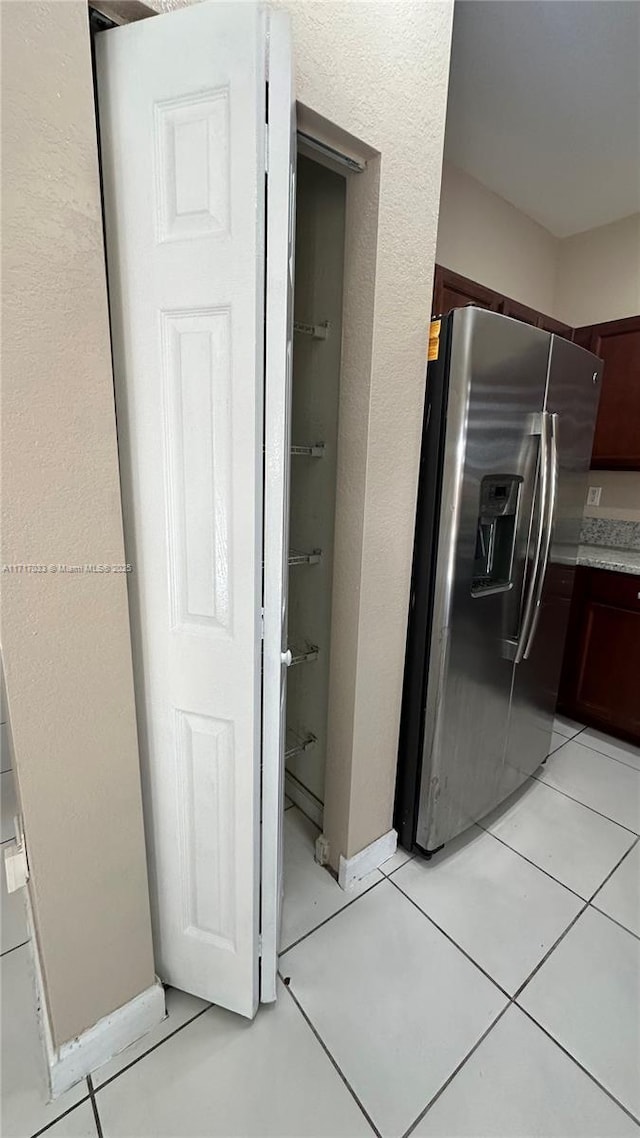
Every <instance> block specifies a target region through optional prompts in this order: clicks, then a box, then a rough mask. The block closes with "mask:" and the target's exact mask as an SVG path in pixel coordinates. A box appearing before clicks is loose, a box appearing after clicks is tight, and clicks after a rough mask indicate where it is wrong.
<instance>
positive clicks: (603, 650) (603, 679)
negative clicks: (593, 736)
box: [558, 567, 640, 743]
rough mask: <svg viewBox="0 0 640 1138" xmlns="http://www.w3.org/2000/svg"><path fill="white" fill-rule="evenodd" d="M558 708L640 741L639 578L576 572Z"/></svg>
mask: <svg viewBox="0 0 640 1138" xmlns="http://www.w3.org/2000/svg"><path fill="white" fill-rule="evenodd" d="M558 706H559V709H560V710H561V711H562V712H564V713H565V714H566V715H569V716H571V717H572V718H573V719H577V720H579V722H581V723H586V724H587V725H588V726H592V727H598V728H599V729H600V730H601V731H607V732H609V733H610V734H612V735H619V736H620V737H621V738H623V739H630V740H631V741H632V742H634V743H640V577H635V576H632V575H631V574H628V573H611V572H609V571H608V570H604V569H587V568H584V567H579V568H578V570H577V572H576V580H575V586H574V593H573V601H572V604H571V616H570V619H569V629H568V634H567V643H566V648H565V654H564V663H563V669H562V679H561V682H560V694H559V700H558Z"/></svg>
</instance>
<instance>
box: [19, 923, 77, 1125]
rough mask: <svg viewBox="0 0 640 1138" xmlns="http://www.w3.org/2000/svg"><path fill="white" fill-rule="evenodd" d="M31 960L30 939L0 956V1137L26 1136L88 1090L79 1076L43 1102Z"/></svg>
mask: <svg viewBox="0 0 640 1138" xmlns="http://www.w3.org/2000/svg"><path fill="white" fill-rule="evenodd" d="M32 968H33V964H32V961H31V950H30V947H29V945H24V947H23V948H17V949H16V950H15V952H9V953H7V955H6V956H3V957H2V960H1V961H0V973H1V977H2V1012H1V1021H0V1022H1V1028H2V1030H1V1031H0V1043H1V1047H2V1061H1V1064H0V1067H1V1070H2V1106H1V1111H2V1114H1V1117H2V1125H1V1126H0V1133H2V1136H3V1138H28V1136H29V1135H31V1134H35V1132H36V1131H37V1130H40V1129H41V1128H42V1127H43V1126H46V1125H47V1124H48V1123H50V1122H53V1121H54V1120H55V1119H56V1118H58V1117H59V1115H61V1114H64V1112H65V1110H68V1109H69V1107H70V1106H73V1105H74V1104H75V1103H78V1102H80V1101H81V1099H83V1098H84V1097H85V1096H86V1095H87V1093H88V1091H87V1084H86V1082H85V1081H84V1080H83V1081H82V1082H81V1083H79V1084H78V1085H77V1086H75V1087H73V1088H72V1089H71V1090H70V1091H67V1092H66V1094H64V1095H61V1096H60V1098H57V1099H56V1100H55V1102H52V1103H50V1102H47V1098H48V1093H49V1092H48V1087H47V1076H46V1071H45V1060H44V1053H43V1050H42V1043H41V1041H40V1036H39V1034H38V1021H37V1018H36V1009H35V988H34V981H33V976H32Z"/></svg>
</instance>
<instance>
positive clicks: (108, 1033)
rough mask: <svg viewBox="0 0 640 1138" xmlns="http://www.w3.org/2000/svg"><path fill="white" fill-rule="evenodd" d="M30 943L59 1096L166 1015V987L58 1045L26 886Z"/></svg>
mask: <svg viewBox="0 0 640 1138" xmlns="http://www.w3.org/2000/svg"><path fill="white" fill-rule="evenodd" d="M25 899H26V910H27V926H28V930H29V947H30V949H31V958H32V961H33V965H34V974H35V986H36V1001H37V1010H38V1019H39V1029H40V1038H41V1040H42V1043H43V1048H44V1055H45V1062H46V1066H47V1074H48V1079H49V1090H50V1093H51V1098H52V1099H56V1098H58V1097H59V1096H60V1095H62V1094H64V1092H65V1091H68V1090H69V1089H70V1088H71V1087H73V1086H74V1085H75V1083H77V1082H79V1081H80V1079H84V1078H86V1076H87V1075H90V1074H91V1072H92V1071H95V1070H96V1068H97V1067H101V1066H102V1064H103V1063H107V1062H108V1061H109V1059H113V1057H114V1055H118V1054H119V1052H120V1051H124V1049H125V1047H128V1046H129V1044H131V1043H135V1042H136V1040H137V1039H140V1038H141V1037H142V1036H143V1035H146V1034H147V1032H148V1031H151V1030H152V1029H153V1028H154V1027H157V1025H158V1024H159V1023H161V1022H162V1020H163V1019H165V1017H166V1014H167V1012H166V1007H165V998H164V988H163V987H162V984H161V983H160V981H159V980H156V981H155V983H154V984H152V985H151V987H149V988H147V989H146V990H145V991H144V992H140V994H139V995H138V996H134V998H133V999H132V1000H129V1001H128V1002H127V1003H126V1004H123V1005H122V1007H120V1008H117V1009H116V1010H115V1011H114V1012H111V1013H110V1014H109V1015H106V1016H104V1017H103V1018H102V1019H99V1020H98V1022H97V1023H94V1024H93V1026H92V1027H89V1028H87V1030H86V1031H83V1032H82V1034H81V1035H77V1036H76V1037H75V1039H70V1040H69V1042H68V1043H63V1044H62V1045H61V1046H60V1047H55V1046H54V1043H53V1035H52V1032H51V1024H50V1022H49V1012H48V1008H47V1002H46V999H45V989H44V983H43V979H42V969H41V967H40V957H39V953H38V946H37V940H36V935H35V925H34V921H33V912H32V909H31V899H30V897H29V893H28V891H27V890H26V889H25Z"/></svg>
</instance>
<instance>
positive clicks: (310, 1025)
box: [278, 972, 382, 1138]
mask: <svg viewBox="0 0 640 1138" xmlns="http://www.w3.org/2000/svg"><path fill="white" fill-rule="evenodd" d="M278 975H279V976H280V979H281V980H282V983H283V984H284V987H285V988H286V990H287V992H288V993H289V996H290V997H291V999H292V1000H293V1002H294V1004H295V1006H296V1007H297V1009H298V1011H299V1012H300V1015H301V1016H302V1018H303V1020H304V1021H305V1023H306V1024H307V1026H308V1028H309V1029H310V1031H311V1032H312V1033H313V1035H314V1036H315V1038H316V1039H317V1041H318V1043H319V1044H320V1046H321V1048H322V1050H323V1051H324V1053H325V1055H326V1056H327V1058H328V1059H329V1062H330V1063H331V1065H332V1067H333V1068H334V1070H335V1071H336V1072H337V1074H338V1075H339V1076H340V1078H341V1080H342V1082H343V1083H344V1085H345V1087H346V1088H347V1090H348V1091H349V1094H350V1095H351V1097H352V1098H353V1100H354V1102H355V1103H356V1104H357V1106H358V1107H359V1108H360V1110H361V1111H362V1114H363V1115H364V1117H365V1118H366V1120H367V1122H368V1123H369V1126H370V1127H371V1129H372V1130H373V1133H374V1134H375V1135H376V1138H382V1135H381V1134H380V1131H379V1130H378V1127H377V1126H376V1124H375V1123H374V1121H373V1119H372V1118H371V1115H370V1114H369V1113H368V1111H367V1110H366V1109H365V1107H364V1105H363V1103H362V1102H361V1100H360V1098H359V1097H358V1095H357V1094H356V1092H355V1091H354V1089H353V1087H352V1086H351V1083H350V1082H349V1080H348V1079H347V1077H346V1075H345V1074H344V1071H342V1069H341V1068H340V1065H339V1064H338V1062H337V1060H336V1059H334V1057H333V1055H332V1054H331V1052H330V1050H329V1048H328V1047H327V1045H326V1043H325V1042H324V1039H323V1038H322V1036H321V1035H320V1033H319V1032H318V1031H317V1030H316V1028H315V1027H314V1025H313V1023H312V1022H311V1020H310V1019H309V1016H308V1015H307V1013H306V1011H305V1010H304V1008H303V1007H302V1004H301V1003H300V1002H299V1000H298V999H297V997H296V996H295V995H294V993H293V992H292V990H291V987H290V984H289V983H287V982H286V981H285V979H284V977H283V976H282V975H281V973H280V972H278Z"/></svg>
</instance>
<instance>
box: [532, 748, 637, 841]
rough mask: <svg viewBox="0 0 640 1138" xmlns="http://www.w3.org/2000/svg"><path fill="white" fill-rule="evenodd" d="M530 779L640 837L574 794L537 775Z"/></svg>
mask: <svg viewBox="0 0 640 1138" xmlns="http://www.w3.org/2000/svg"><path fill="white" fill-rule="evenodd" d="M567 742H570V740H567ZM558 750H560V748H558ZM553 753H554V755H555V754H557V751H554V752H553ZM597 754H600V752H599V751H598V752H597ZM548 757H549V756H547V758H548ZM602 757H603V758H607V757H608V756H607V755H603V756H602ZM614 762H615V760H614ZM541 765H542V764H541ZM626 765H627V764H626V763H619V766H621V767H624V766H626ZM629 769H630V770H633V769H634V768H633V767H630V768H629ZM636 774H640V771H636ZM529 778H533V779H535V780H536V782H541V783H542V784H543V786H548V787H549V788H550V789H551V790H555V792H556V794H564V796H565V798H570V799H571V801H572V802H577V803H578V806H584V808H585V810H591V812H592V814H598V815H599V817H600V818H605V819H606V820H607V822H613V824H614V826H619V827H620V829H621V830H626V831H627V833H628V834H633V836H634V838H637V837H638V836H639V835H638V833H637V831H636V830H632V829H631V828H630V827H629V826H625V825H624V823H623V822H618V821H617V820H616V819H615V818H610V817H609V815H608V814H603V813H602V811H601V810H596V809H595V808H594V807H593V806H589V805H587V803H586V802H581V801H580V799H579V798H576V797H575V796H574V795H573V794H568V793H567V791H566V790H560V788H559V787H558V786H554V785H553V784H552V783H550V782H547V781H546V780H545V779H544V778H538V775H537V774H531V775H529Z"/></svg>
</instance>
